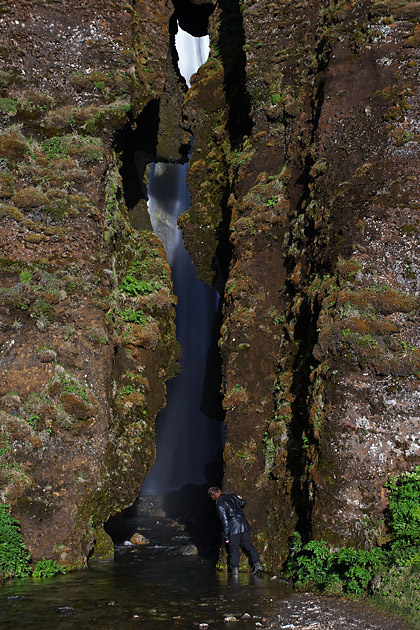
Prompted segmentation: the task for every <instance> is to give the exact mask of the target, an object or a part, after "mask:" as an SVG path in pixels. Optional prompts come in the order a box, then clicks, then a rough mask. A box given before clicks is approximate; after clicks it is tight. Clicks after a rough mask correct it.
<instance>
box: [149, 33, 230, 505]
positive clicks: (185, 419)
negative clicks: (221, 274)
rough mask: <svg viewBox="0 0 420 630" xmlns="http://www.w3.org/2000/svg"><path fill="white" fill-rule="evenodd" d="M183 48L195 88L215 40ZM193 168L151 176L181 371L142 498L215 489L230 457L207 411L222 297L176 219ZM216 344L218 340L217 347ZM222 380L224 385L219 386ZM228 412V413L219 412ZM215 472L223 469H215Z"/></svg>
mask: <svg viewBox="0 0 420 630" xmlns="http://www.w3.org/2000/svg"><path fill="white" fill-rule="evenodd" d="M176 47H177V51H178V55H179V67H180V70H181V72H182V74H183V76H184V78H185V80H186V81H187V84H188V85H189V81H190V77H191V75H192V74H193V73H194V72H196V71H197V69H198V68H199V66H200V65H201V64H202V63H204V61H205V60H206V58H207V56H208V50H209V38H208V37H207V36H206V37H200V38H195V37H192V36H191V35H189V34H188V33H186V32H184V31H182V30H181V29H179V30H178V34H177V35H176ZM187 170H188V165H187V164H183V165H180V164H165V163H161V162H160V163H157V164H152V166H151V170H150V177H149V187H148V197H149V203H148V208H149V214H150V217H151V222H152V226H153V230H154V232H155V234H157V236H159V238H160V239H161V241H162V243H163V245H164V247H165V251H166V255H167V259H168V262H169V264H170V266H171V269H172V278H173V283H174V292H175V294H176V296H177V298H178V306H177V312H176V328H177V339H178V341H179V343H180V344H181V346H182V350H183V353H182V358H181V365H182V372H181V373H180V374H179V375H178V376H176V377H175V378H174V379H172V380H171V381H169V382H168V384H167V405H166V407H165V409H163V410H162V411H161V413H160V414H159V415H158V418H157V420H156V447H157V457H156V464H155V466H154V467H153V469H152V471H151V472H150V474H149V476H148V477H147V479H146V481H145V483H144V485H143V488H142V494H162V493H168V492H172V491H178V490H180V489H181V488H185V487H187V486H189V485H193V486H205V485H206V486H207V485H208V484H209V483H210V484H211V483H216V482H217V479H218V476H220V473H215V469H217V462H220V455H221V452H222V450H223V441H224V424H223V422H222V420H221V413H217V411H215V408H216V407H217V405H207V403H206V400H208V399H211V398H212V396H213V398H215V399H218V396H219V392H218V391H215V392H214V395H213V394H212V392H209V391H208V389H207V387H206V383H208V382H210V381H212V380H214V379H206V371H207V370H211V369H212V368H214V365H212V361H211V360H209V351H210V348H211V345H212V328H213V323H214V320H215V317H216V314H217V311H218V303H219V294H218V293H217V291H215V290H214V289H212V288H211V287H209V286H208V285H206V284H205V283H203V282H201V281H200V280H199V279H198V278H197V273H196V271H195V268H194V265H193V263H192V261H191V257H190V256H189V254H188V252H187V251H186V249H185V247H184V243H183V241H182V235H181V232H180V230H179V229H178V226H177V217H178V216H179V215H180V214H181V213H183V212H185V211H186V210H187V209H188V207H189V204H190V200H189V195H188V189H187V185H186V182H185V175H186V172H187ZM213 341H214V340H213ZM216 380H217V379H216ZM220 411H221V410H220ZM215 467H216V468H215Z"/></svg>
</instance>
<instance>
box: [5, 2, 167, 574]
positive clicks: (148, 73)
mask: <svg viewBox="0 0 420 630" xmlns="http://www.w3.org/2000/svg"><path fill="white" fill-rule="evenodd" d="M172 11H173V8H172V6H170V3H165V2H164V1H160V2H153V3H147V2H142V1H139V2H136V3H133V4H129V3H125V2H114V1H112V0H110V1H109V2H93V3H92V2H89V3H85V2H78V3H76V4H73V3H68V2H60V3H56V2H47V3H39V2H23V1H22V2H14V3H8V4H7V5H6V4H3V5H2V9H1V22H2V34H3V38H4V39H3V44H2V58H3V59H4V63H3V66H2V68H1V71H0V78H1V90H2V91H1V98H0V110H1V135H0V169H1V170H0V182H1V192H0V196H1V204H0V213H1V227H0V238H1V252H2V253H1V257H2V258H1V268H0V273H1V287H2V288H1V289H0V291H1V328H0V348H1V350H0V361H1V368H2V372H1V376H0V396H1V399H0V405H1V410H0V448H1V465H0V486H1V494H2V498H3V500H7V503H8V504H10V506H11V509H12V513H13V515H14V516H15V518H17V520H18V521H19V523H20V526H21V531H22V535H23V538H24V541H25V543H26V545H27V547H28V549H29V551H30V553H31V556H32V559H33V560H34V561H36V560H37V559H39V558H41V557H42V556H45V557H48V558H54V559H56V560H57V561H59V562H60V563H62V564H64V565H67V566H83V565H84V564H85V563H86V559H87V557H88V555H89V554H90V552H91V551H92V549H93V547H94V545H95V542H96V543H98V542H99V543H100V545H99V547H100V548H101V549H100V550H101V551H102V552H104V551H106V549H108V552H109V551H110V549H111V550H112V546H111V542H110V540H109V539H108V540H107V537H106V535H105V533H104V532H103V529H102V526H103V523H104V522H105V521H106V520H107V518H108V517H109V516H110V515H111V514H113V513H115V512H117V511H118V510H119V509H121V508H122V507H124V506H126V505H129V504H131V503H132V502H133V500H134V498H135V497H136V495H137V492H138V489H139V487H140V485H141V482H142V480H143V479H144V477H145V475H146V474H147V472H148V471H149V469H150V467H151V465H152V463H153V460H154V452H155V440H154V420H155V417H156V414H157V412H158V411H159V409H160V408H161V407H162V406H163V404H164V398H165V381H166V379H167V378H168V376H170V374H171V373H172V371H173V365H174V360H175V359H174V355H175V327H174V297H173V294H172V283H171V277H170V270H169V267H168V265H167V263H166V260H165V255H164V251H163V248H162V245H161V244H160V242H159V241H158V239H157V238H156V237H155V236H154V235H153V233H152V232H151V228H150V227H149V228H148V229H147V220H148V219H147V211H146V210H145V202H144V201H143V202H141V200H140V201H139V203H138V204H137V206H136V210H135V213H134V217H135V218H137V219H139V215H141V213H143V215H144V216H143V224H144V225H145V226H146V229H143V230H138V229H135V228H134V227H133V226H132V224H131V222H130V220H129V215H128V213H127V207H126V204H125V202H124V195H123V187H122V181H121V176H120V173H119V170H120V167H121V162H120V157H119V156H118V155H117V153H116V152H115V146H117V148H118V146H120V145H121V144H122V143H124V142H125V139H126V137H127V135H129V134H130V132H131V131H130V130H131V129H132V128H134V126H135V120H136V119H137V118H138V116H141V114H142V112H144V110H145V109H147V107H148V106H149V108H150V103H153V102H155V101H156V99H159V98H160V96H161V94H162V93H163V91H164V85H165V73H166V67H167V62H168V59H167V55H168V51H169V18H170V15H171V13H172ZM170 65H171V66H172V61H170ZM117 132H118V134H117ZM117 141H118V142H117ZM130 210H131V208H130ZM97 547H98V545H97Z"/></svg>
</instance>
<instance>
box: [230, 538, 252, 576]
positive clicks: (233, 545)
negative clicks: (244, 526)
mask: <svg viewBox="0 0 420 630" xmlns="http://www.w3.org/2000/svg"><path fill="white" fill-rule="evenodd" d="M239 545H242V547H243V548H244V550H245V551H246V553H247V554H249V556H250V558H251V562H252V565H254V564H255V563H256V562H260V557H259V555H258V551H257V550H256V549H255V547H254V545H253V544H252V542H251V536H250V535H249V532H242V533H241V534H231V536H230V538H229V568H230V569H234V568H235V567H239Z"/></svg>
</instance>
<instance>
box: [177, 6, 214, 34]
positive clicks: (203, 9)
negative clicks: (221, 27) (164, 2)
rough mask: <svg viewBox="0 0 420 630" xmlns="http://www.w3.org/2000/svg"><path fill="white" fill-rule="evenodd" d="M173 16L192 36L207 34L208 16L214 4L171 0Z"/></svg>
mask: <svg viewBox="0 0 420 630" xmlns="http://www.w3.org/2000/svg"><path fill="white" fill-rule="evenodd" d="M172 3H173V5H174V9H175V18H176V19H177V20H178V22H179V25H180V27H181V28H182V30H183V31H186V32H187V33H189V34H190V35H193V36H194V37H203V36H204V35H208V32H209V28H208V24H209V17H210V15H211V14H212V12H213V11H214V4H212V3H210V2H206V3H203V4H193V3H192V2H189V0H172Z"/></svg>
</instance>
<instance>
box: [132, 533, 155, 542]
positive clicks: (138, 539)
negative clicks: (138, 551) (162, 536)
mask: <svg viewBox="0 0 420 630" xmlns="http://www.w3.org/2000/svg"><path fill="white" fill-rule="evenodd" d="M130 542H131V543H132V544H133V545H148V544H149V542H150V541H149V540H148V539H147V538H146V536H143V534H140V532H136V533H135V534H133V535H132V536H131V538H130Z"/></svg>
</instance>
